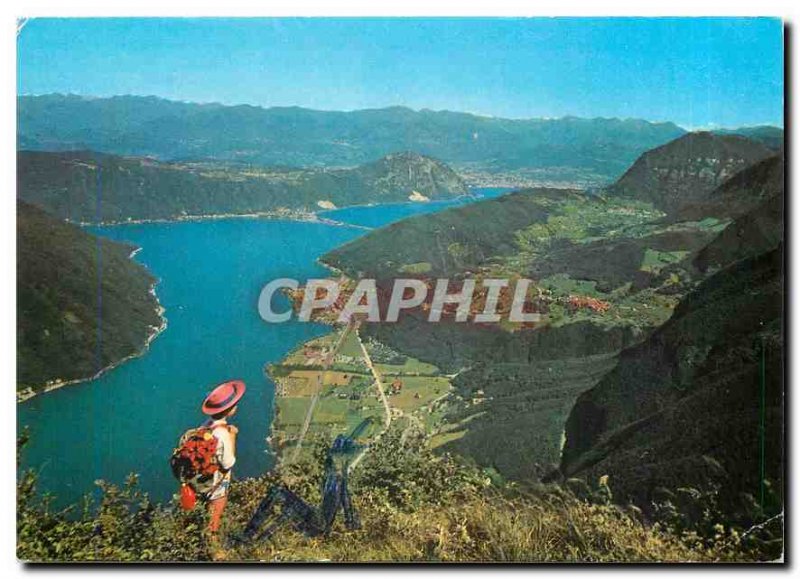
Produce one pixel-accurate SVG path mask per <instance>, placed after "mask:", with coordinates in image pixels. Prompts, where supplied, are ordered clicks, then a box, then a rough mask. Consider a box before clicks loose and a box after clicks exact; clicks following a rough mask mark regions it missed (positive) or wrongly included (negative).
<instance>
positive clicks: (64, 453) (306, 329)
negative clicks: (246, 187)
mask: <svg viewBox="0 0 800 579" xmlns="http://www.w3.org/2000/svg"><path fill="white" fill-rule="evenodd" d="M505 191H507V189H486V190H477V193H478V194H479V195H480V197H479V198H485V197H494V196H497V195H500V194H502V193H503V192H505ZM472 201H474V199H458V200H452V201H446V202H433V203H425V204H421V203H413V204H412V203H404V204H392V205H379V206H365V207H356V208H349V209H339V210H334V211H330V212H326V216H327V217H330V218H332V219H337V220H339V221H343V222H348V223H354V224H358V225H366V226H368V227H378V226H381V225H384V224H387V223H391V222H394V221H397V220H399V219H402V218H404V217H408V216H410V215H414V214H420V213H429V212H431V211H438V210H441V209H444V208H446V207H450V206H454V205H461V204H464V203H468V202H472ZM91 231H92V232H93V233H96V234H98V235H103V236H106V237H109V238H112V239H116V240H121V241H127V242H130V243H133V244H135V245H137V246H139V247H141V248H142V251H140V252H139V253H138V254H137V255H136V257H135V259H136V260H138V261H139V262H141V263H143V264H144V265H145V266H147V267H148V268H149V269H150V271H151V272H153V274H154V275H155V276H156V277H158V278H159V280H160V281H159V283H158V286H157V288H156V291H157V293H158V297H159V300H160V302H161V304H162V305H163V306H164V308H166V313H165V315H166V318H167V320H168V327H167V329H166V331H164V332H163V333H162V334H161V335H159V336H158V337H157V338H156V339H155V340H154V341H153V342H152V344H151V346H150V349H149V351H148V352H147V353H146V354H145V355H143V356H141V357H139V358H135V359H132V360H130V361H127V362H125V363H124V364H122V365H120V366H119V367H117V368H115V369H114V370H112V371H110V372H108V373H106V374H105V375H103V376H101V377H100V378H98V379H97V380H93V381H91V382H85V383H82V384H77V385H74V386H68V387H65V388H62V389H60V390H56V391H54V392H50V393H48V394H45V395H41V396H37V397H35V398H33V399H31V400H29V401H27V402H25V403H22V404H19V405H18V407H17V417H18V420H17V424H18V428H21V427H23V426H28V427H29V428H30V434H31V441H30V443H29V444H28V445H27V446H26V448H25V452H24V453H23V456H22V464H23V466H24V467H34V468H36V469H37V470H38V472H39V475H40V479H39V490H40V491H42V492H51V493H53V494H54V495H55V498H56V501H55V502H56V505H66V504H71V503H74V502H76V501H77V500H78V499H80V498H81V497H82V496H83V495H84V494H86V493H87V492H91V491H93V490H94V489H95V486H94V481H95V480H97V479H105V480H107V481H110V482H114V483H121V482H123V481H124V479H125V477H126V476H127V475H128V474H129V473H131V472H136V473H139V475H140V485H141V487H142V488H143V490H145V491H147V492H149V493H150V495H151V497H153V498H154V499H156V500H164V499H168V498H169V497H170V495H171V494H172V493H173V492H175V490H176V488H177V484H176V481H175V480H174V479H173V478H172V475H171V473H170V470H169V466H168V458H169V455H170V452H171V450H172V447H173V445H174V443H175V441H177V439H178V437H179V436H180V434H181V433H182V432H183V431H184V430H186V429H187V428H190V427H192V426H195V425H197V424H199V423H200V422H201V421H202V419H203V416H202V414H201V413H200V410H199V409H200V403H201V402H202V400H203V398H204V397H205V395H206V393H207V392H208V391H209V390H210V389H211V387H213V386H214V385H215V384H217V383H219V382H222V381H225V380H228V379H232V378H240V379H242V380H244V381H245V383H246V384H247V393H246V394H245V398H244V399H243V401H242V404H241V405H240V409H239V413H238V414H237V416H236V419H235V422H236V424H237V425H238V426H239V428H240V436H239V442H238V445H237V446H238V455H239V457H238V461H237V466H236V476H237V477H246V476H254V475H258V474H261V473H263V472H264V471H265V470H267V469H269V468H270V466H271V465H272V464H273V462H274V457H273V456H272V454H271V451H270V449H269V446H268V444H267V442H266V437H267V435H268V434H269V427H270V423H271V420H272V413H273V392H274V386H273V384H272V383H271V382H270V381H269V380H268V379H267V378H266V376H265V375H264V372H263V368H264V365H265V364H267V363H270V362H276V361H278V360H280V359H281V358H282V357H283V356H285V355H286V353H287V352H289V351H290V350H291V349H293V348H294V347H295V346H297V345H298V344H299V343H301V342H303V341H305V340H308V339H311V338H312V337H316V336H320V335H323V334H325V333H327V332H328V331H330V329H329V328H328V327H326V326H322V325H319V324H310V323H300V322H297V321H294V320H293V321H290V322H288V323H283V324H275V325H269V324H267V323H265V322H264V321H263V320H262V319H261V318H260V317H259V315H258V311H257V300H258V295H259V292H260V291H261V288H262V287H263V285H264V284H265V283H266V282H268V281H270V280H272V279H275V278H277V277H292V278H296V279H300V280H304V279H307V278H310V277H321V276H324V275H326V270H325V269H324V268H323V267H322V266H320V265H319V264H318V263H317V262H316V259H317V258H318V257H319V256H320V255H322V254H324V253H325V252H326V251H329V250H330V249H333V248H334V247H337V246H339V245H342V244H344V243H346V242H348V241H350V240H352V239H355V238H356V237H359V236H361V235H364V234H365V233H366V231H365V230H363V229H359V228H352V227H337V226H331V225H324V224H317V223H303V222H296V221H277V220H254V219H235V218H234V219H224V220H213V221H197V222H181V223H151V224H140V225H121V226H110V227H94V228H91ZM276 299H278V300H283V301H284V302H286V300H285V298H284V297H282V296H281V297H278V298H276ZM282 305H285V307H288V302H287V303H284V304H282Z"/></svg>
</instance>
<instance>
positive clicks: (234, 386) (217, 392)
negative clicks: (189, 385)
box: [203, 380, 246, 415]
mask: <svg viewBox="0 0 800 579" xmlns="http://www.w3.org/2000/svg"><path fill="white" fill-rule="evenodd" d="M245 389H246V388H245V386H244V382H242V381H241V380H231V381H230V382H225V383H223V384H220V385H219V386H217V387H216V388H214V389H213V390H212V391H211V394H209V395H208V396H206V399H205V400H204V401H203V414H209V415H211V414H218V413H220V412H224V411H226V410H227V409H228V408H232V407H233V406H236V403H237V402H239V399H240V398H241V397H242V396H243V395H244V391H245Z"/></svg>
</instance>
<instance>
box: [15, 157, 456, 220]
mask: <svg viewBox="0 0 800 579" xmlns="http://www.w3.org/2000/svg"><path fill="white" fill-rule="evenodd" d="M415 191H416V192H418V193H420V194H422V195H424V196H426V197H428V198H431V199H439V198H448V197H456V196H459V195H466V194H468V193H469V190H468V189H467V187H466V185H465V184H464V182H463V181H462V180H461V178H460V177H458V175H456V174H455V173H454V172H453V171H452V169H450V168H448V167H447V166H446V165H444V164H443V163H440V162H439V161H436V160H434V159H431V158H428V157H423V156H421V155H417V154H415V153H398V154H393V155H389V156H387V157H384V158H383V159H380V160H378V161H375V162H372V163H368V164H366V165H363V166H361V167H357V168H354V169H338V170H322V169H319V170H313V169H291V168H285V167H283V168H281V167H278V168H263V167H249V166H241V165H236V166H233V165H220V164H216V163H212V164H202V163H201V164H182V163H161V162H158V161H154V160H153V159H143V158H124V157H117V156H113V155H106V154H101V153H95V152H91V151H77V152H63V153H42V152H32V151H21V152H19V153H18V155H17V195H18V196H19V197H20V198H21V199H24V200H26V201H28V202H30V203H33V204H35V205H38V206H40V207H43V208H45V209H46V210H47V211H49V212H50V213H52V214H54V215H57V216H59V217H62V218H65V219H69V220H71V221H77V222H118V221H128V220H137V219H177V218H181V217H186V216H201V215H225V214H256V213H270V212H272V213H275V212H280V211H306V212H307V211H318V210H320V209H321V208H326V209H329V208H331V207H332V206H331V205H330V204H331V203H332V204H333V206H337V207H338V206H344V205H357V204H365V203H379V202H383V203H385V202H398V201H408V199H409V196H410V195H411V194H412V193H413V192H415Z"/></svg>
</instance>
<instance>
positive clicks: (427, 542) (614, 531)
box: [17, 431, 754, 562]
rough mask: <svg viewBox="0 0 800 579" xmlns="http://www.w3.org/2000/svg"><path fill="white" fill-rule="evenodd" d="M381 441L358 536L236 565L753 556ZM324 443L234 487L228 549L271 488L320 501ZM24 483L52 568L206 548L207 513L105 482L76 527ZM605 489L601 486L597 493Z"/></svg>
mask: <svg viewBox="0 0 800 579" xmlns="http://www.w3.org/2000/svg"><path fill="white" fill-rule="evenodd" d="M400 438H401V437H400V436H399V433H397V432H396V431H395V432H393V433H390V434H388V435H387V436H385V437H384V438H383V439H382V441H381V443H380V444H378V445H376V446H375V447H374V448H373V449H372V450H371V451H370V453H369V454H368V456H367V458H366V459H365V460H364V461H363V462H362V463H361V464H360V466H359V467H358V469H357V470H356V471H355V472H354V474H353V476H352V478H351V485H350V488H351V491H352V493H353V497H354V499H353V500H354V503H355V506H356V508H357V509H358V511H359V514H360V517H361V520H362V530H360V531H355V532H347V531H346V530H345V529H344V527H343V526H342V522H341V516H340V518H339V520H338V521H337V522H336V523H335V524H334V527H333V530H332V532H331V534H330V535H329V536H328V537H319V538H306V537H304V536H303V535H300V534H298V533H297V532H296V531H294V530H293V529H292V528H291V527H288V526H287V527H285V528H284V529H282V530H281V531H279V532H278V533H277V534H276V535H275V536H274V538H273V539H272V540H270V541H256V542H254V543H252V544H249V545H239V546H234V547H233V548H232V549H229V551H228V558H229V560H231V561H251V562H259V561H262V562H298V561H299V562H321V561H327V562H367V561H373V562H376V561H382V562H643V561H651V562H656V561H704V562H710V561H720V560H722V561H728V560H748V559H751V558H753V557H754V554H752V553H750V552H748V551H747V550H746V549H742V546H741V544H740V542H739V541H738V540H737V538H736V537H730V538H729V537H727V536H726V537H724V538H721V539H720V540H717V541H715V542H714V543H713V544H704V543H702V542H699V541H697V540H696V538H695V539H693V538H691V537H686V538H683V539H681V538H678V537H675V536H671V535H669V534H668V533H665V532H664V531H662V530H659V529H658V528H653V527H650V526H645V525H643V524H642V523H641V522H640V520H639V519H638V518H637V514H636V512H635V510H630V509H627V510H625V509H620V508H617V507H614V506H610V505H609V504H607V503H608V496H607V495H604V494H603V493H602V492H593V493H592V494H591V496H589V497H586V499H579V498H577V497H576V496H575V495H573V494H572V493H570V492H569V491H566V490H564V489H561V488H559V487H556V486H541V485H539V486H536V487H519V486H517V485H500V486H495V485H492V484H491V483H490V482H489V479H488V478H487V477H486V475H485V474H483V473H481V472H479V471H477V470H476V469H474V468H473V467H470V466H468V465H465V464H463V463H461V462H459V461H456V460H454V459H452V458H447V457H445V458H436V457H434V456H432V455H431V453H430V452H429V451H426V450H424V449H423V448H420V447H418V446H416V445H415V443H413V442H408V441H407V442H405V443H401V442H400ZM321 450H322V448H321V447H318V448H317V451H316V455H317V456H316V457H315V458H314V459H312V460H310V461H308V462H301V463H297V464H294V465H292V466H291V467H288V468H286V469H284V471H283V473H282V474H281V475H280V476H276V475H270V476H268V477H264V478H259V479H246V480H241V481H235V482H234V483H233V485H232V487H231V494H230V501H229V503H228V507H227V509H226V512H225V519H224V523H223V527H222V531H221V532H222V537H223V541H224V540H225V539H227V538H230V537H233V536H235V535H236V533H237V532H239V531H241V530H242V529H243V528H244V526H245V525H246V523H247V521H248V520H249V518H250V516H251V514H252V513H253V511H254V510H255V508H256V506H257V505H258V503H259V502H260V500H261V499H262V498H263V497H264V495H265V494H266V492H267V489H268V488H269V487H270V485H271V484H275V483H281V484H285V485H288V486H289V487H290V488H291V489H292V490H293V491H295V492H296V493H297V494H299V495H300V496H301V497H303V498H304V499H306V500H307V501H309V502H310V503H312V504H319V500H320V481H321V478H322V472H321V466H320V465H321ZM34 485H35V477H32V476H30V475H25V476H23V477H21V482H20V485H19V490H20V492H19V494H18V497H19V510H18V528H17V529H18V530H17V556H18V557H19V558H21V559H23V560H30V561H41V562H53V561H204V560H208V559H209V549H208V546H207V544H206V541H205V538H204V535H203V533H202V531H201V529H202V528H203V527H204V526H205V524H206V518H205V513H204V512H203V510H202V509H197V510H195V511H194V512H190V513H185V512H182V511H181V510H180V509H178V508H176V506H174V505H153V504H151V503H149V502H148V501H146V500H142V497H141V496H140V495H137V494H136V492H135V491H132V490H130V489H127V490H120V489H117V488H114V487H109V486H107V485H106V492H105V496H104V499H103V501H102V503H101V504H100V505H99V507H100V508H99V512H98V513H97V514H91V513H84V515H83V516H80V515H79V516H78V517H77V520H75V518H74V517H73V520H68V519H66V518H65V517H64V516H63V515H59V514H57V513H52V512H48V511H47V510H46V509H45V508H44V507H43V505H42V504H41V503H39V502H37V500H36V499H35V495H34V494H33V490H34ZM600 490H601V489H600V488H599V489H598V491H600Z"/></svg>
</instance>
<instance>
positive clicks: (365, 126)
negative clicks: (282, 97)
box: [18, 94, 686, 182]
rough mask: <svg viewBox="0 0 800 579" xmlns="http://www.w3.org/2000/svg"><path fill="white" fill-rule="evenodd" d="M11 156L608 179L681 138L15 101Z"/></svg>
mask: <svg viewBox="0 0 800 579" xmlns="http://www.w3.org/2000/svg"><path fill="white" fill-rule="evenodd" d="M18 110H19V115H18V119H19V121H18V123H19V125H18V146H19V148H20V149H34V150H76V149H89V150H94V151H100V152H104V153H111V154H118V155H133V156H152V157H156V158H158V159H161V160H204V159H214V160H217V161H235V162H247V163H255V164H260V165H290V166H294V167H298V166H318V165H325V166H351V165H357V164H362V163H366V162H370V161H374V160H376V159H378V158H380V157H382V156H385V155H387V154H390V153H394V152H397V151H404V150H411V151H415V152H417V153H420V154H424V155H430V156H432V157H435V158H437V159H440V160H442V161H444V162H447V163H451V164H454V165H456V166H463V167H471V168H476V169H480V170H485V171H492V172H502V171H518V170H543V169H547V170H548V172H547V173H546V174H545V177H552V176H559V177H560V178H562V179H565V178H575V177H582V178H587V179H591V180H594V181H596V182H602V181H604V180H605V181H607V180H610V179H612V178H616V177H617V176H618V175H620V174H621V173H622V172H623V171H624V170H625V169H626V168H627V167H628V166H629V165H630V163H632V162H633V161H634V160H635V159H636V157H637V156H638V155H640V154H641V153H642V152H644V151H646V150H648V149H651V148H653V147H655V146H658V145H661V144H663V143H666V142H667V141H670V140H672V139H674V138H676V137H678V136H680V135H682V134H684V133H685V132H686V131H685V130H684V129H682V128H680V127H678V126H676V125H675V124H673V123H650V122H647V121H643V120H636V119H626V120H620V119H602V118H596V119H582V118H576V117H564V118H561V119H527V120H514V119H502V118H494V117H481V116H477V115H472V114H467V113H459V112H450V111H431V110H420V111H414V110H411V109H408V108H404V107H390V108H385V109H372V110H360V111H352V112H335V111H317V110H310V109H303V108H300V107H273V108H261V107H256V106H249V105H240V106H223V105H219V104H193V103H182V102H175V101H168V100H164V99H159V98H156V97H137V96H119V97H111V98H87V97H81V96H75V95H66V96H65V95H56V94H54V95H44V96H21V97H18Z"/></svg>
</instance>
